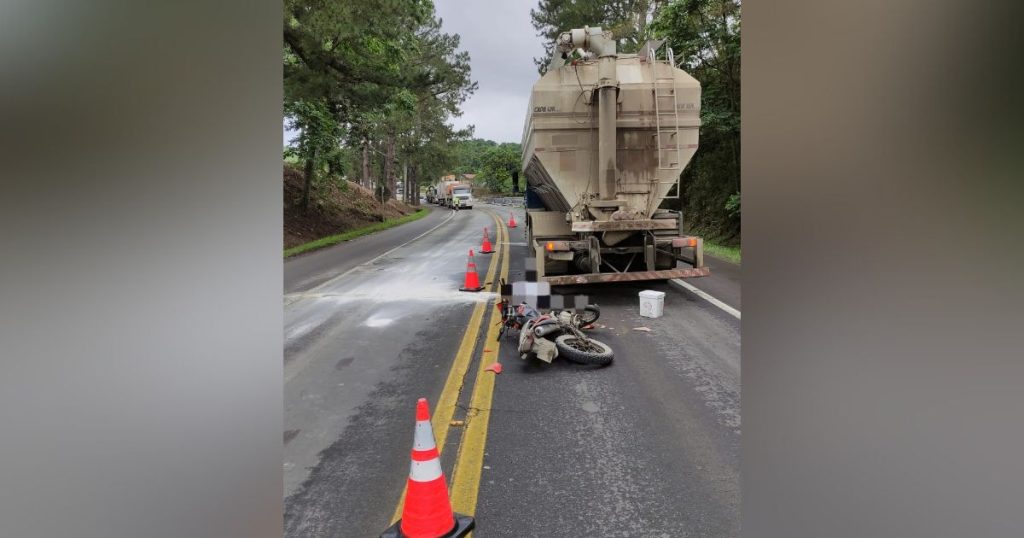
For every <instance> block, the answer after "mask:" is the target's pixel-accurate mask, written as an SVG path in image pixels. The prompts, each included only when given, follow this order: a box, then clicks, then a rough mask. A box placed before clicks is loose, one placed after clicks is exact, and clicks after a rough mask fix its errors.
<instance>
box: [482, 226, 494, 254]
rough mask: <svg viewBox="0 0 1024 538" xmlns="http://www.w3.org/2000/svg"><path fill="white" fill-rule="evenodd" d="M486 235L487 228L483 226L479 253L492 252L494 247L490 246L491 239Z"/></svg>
mask: <svg viewBox="0 0 1024 538" xmlns="http://www.w3.org/2000/svg"><path fill="white" fill-rule="evenodd" d="M487 235H488V234H487V228H484V244H483V245H481V246H480V254H493V253H494V249H493V248H491V239H490V238H489V237H487Z"/></svg>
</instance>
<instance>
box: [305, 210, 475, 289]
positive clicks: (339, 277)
mask: <svg viewBox="0 0 1024 538" xmlns="http://www.w3.org/2000/svg"><path fill="white" fill-rule="evenodd" d="M454 217H455V213H454V212H452V213H450V214H449V215H448V217H446V218H445V219H444V220H443V221H441V223H440V224H438V225H437V226H434V227H433V228H431V229H429V230H427V231H425V232H423V233H421V234H420V235H417V236H416V237H413V238H412V239H410V240H408V241H406V242H405V243H402V244H401V245H398V246H397V247H395V248H393V249H391V250H388V251H386V252H384V253H382V254H378V255H377V256H376V257H375V258H373V259H372V260H367V261H365V262H363V263H361V264H359V265H357V266H355V267H353V268H351V269H349V270H348V271H345V272H344V273H342V274H340V275H338V276H336V277H334V278H332V279H330V280H327V281H325V282H321V283H320V284H317V285H316V286H314V287H312V288H310V289H308V290H306V291H304V292H299V293H303V294H308V293H315V292H316V291H317V290H319V289H320V288H323V287H324V286H329V285H331V284H334V283H335V282H337V281H338V280H340V279H341V278H343V277H345V276H347V275H348V274H349V273H351V272H352V271H355V270H356V269H359V268H360V267H362V266H364V265H368V264H371V263H373V262H375V261H377V260H379V259H381V258H383V257H384V256H387V255H388V254H391V253H392V252H394V251H396V250H398V249H400V248H402V247H404V246H406V245H408V244H410V243H412V242H413V241H416V240H417V239H419V238H421V237H423V236H425V235H427V234H429V233H431V232H433V231H434V230H436V229H438V228H440V227H441V226H444V225H445V224H448V221H450V220H452V218H454ZM300 300H302V298H301V297H300V298H299V299H296V300H295V301H292V302H289V303H287V304H285V306H289V305H291V304H293V303H295V302H298V301H300Z"/></svg>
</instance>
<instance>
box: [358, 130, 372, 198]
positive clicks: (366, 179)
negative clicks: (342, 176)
mask: <svg viewBox="0 0 1024 538" xmlns="http://www.w3.org/2000/svg"><path fill="white" fill-rule="evenodd" d="M359 184H360V185H362V186H364V187H366V188H367V189H369V188H371V186H370V141H369V140H367V139H366V137H363V177H362V179H361V180H360V181H359Z"/></svg>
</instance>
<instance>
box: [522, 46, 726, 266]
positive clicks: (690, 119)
mask: <svg viewBox="0 0 1024 538" xmlns="http://www.w3.org/2000/svg"><path fill="white" fill-rule="evenodd" d="M659 46H660V43H657V42H648V43H647V44H646V45H644V47H643V48H642V49H641V52H640V53H639V54H617V53H616V50H615V48H616V47H615V40H614V38H613V37H612V35H611V33H610V32H608V31H602V29H601V28H582V29H574V30H571V31H569V32H564V33H563V34H561V36H560V37H559V38H558V41H557V42H556V45H555V52H554V55H553V57H552V59H551V63H550V64H549V66H548V71H547V73H546V74H545V75H544V76H542V77H541V79H540V80H539V81H537V83H536V84H534V86H533V91H532V93H531V96H530V104H529V107H528V109H527V112H526V125H525V126H524V129H523V140H522V147H523V156H522V159H523V160H522V166H523V172H524V175H525V176H526V178H527V184H528V189H529V190H530V191H532V194H533V195H535V196H533V199H537V200H540V202H541V205H542V206H543V207H542V208H528V209H527V212H526V227H527V234H528V235H527V241H528V245H529V247H531V248H532V249H533V256H534V257H535V259H536V271H537V278H538V280H542V281H548V282H550V283H551V284H555V285H559V284H585V283H589V282H619V281H632V280H659V279H670V278H689V277H699V276H707V275H708V268H707V267H705V266H704V250H703V249H704V245H703V241H702V239H701V238H699V237H694V236H691V235H687V234H685V233H684V232H683V218H682V217H683V216H682V213H681V212H679V211H672V210H667V209H660V208H659V206H660V204H661V202H662V201H663V200H665V199H666V198H678V197H679V190H680V187H681V186H680V185H679V177H680V174H681V173H682V171H683V168H684V167H685V166H686V164H687V163H688V162H689V161H690V159H691V158H692V157H693V154H694V153H695V152H696V150H697V135H698V130H699V127H700V83H698V82H697V80H695V79H694V78H693V77H691V76H690V75H688V74H686V73H685V72H684V71H682V70H681V69H677V68H676V67H675V66H674V58H673V57H672V51H671V49H666V54H665V56H666V58H665V59H663V60H659V59H658V58H657V56H656V54H655V51H656V50H657V49H658V48H659ZM530 198H531V197H530V196H528V197H527V199H528V200H529V199H530ZM679 262H682V265H683V266H680V263H679ZM527 269H528V270H530V269H533V267H528V268H527Z"/></svg>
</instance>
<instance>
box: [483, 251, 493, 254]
mask: <svg viewBox="0 0 1024 538" xmlns="http://www.w3.org/2000/svg"><path fill="white" fill-rule="evenodd" d="M479 253H480V254H494V251H493V250H481V251H480V252H479Z"/></svg>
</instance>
